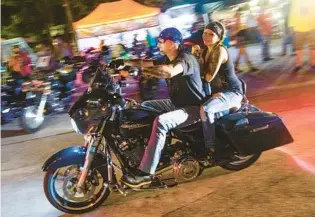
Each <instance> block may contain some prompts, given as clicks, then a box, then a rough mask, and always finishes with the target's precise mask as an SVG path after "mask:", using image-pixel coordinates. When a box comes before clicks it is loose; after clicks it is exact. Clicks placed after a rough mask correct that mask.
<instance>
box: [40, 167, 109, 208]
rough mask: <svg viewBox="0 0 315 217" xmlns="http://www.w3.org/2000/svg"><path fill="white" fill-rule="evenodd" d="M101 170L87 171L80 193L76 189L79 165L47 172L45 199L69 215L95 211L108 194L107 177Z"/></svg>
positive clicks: (99, 168)
mask: <svg viewBox="0 0 315 217" xmlns="http://www.w3.org/2000/svg"><path fill="white" fill-rule="evenodd" d="M101 169H102V167H98V168H92V169H91V170H90V171H89V173H88V176H87V178H86V181H85V183H84V188H83V189H82V192H80V193H79V192H77V188H76V187H77V184H78V181H79V180H78V179H79V177H80V166H79V165H71V166H67V167H62V168H59V169H56V170H54V171H47V172H46V174H45V178H44V191H45V195H46V198H47V199H48V201H49V202H50V203H51V204H52V205H53V206H54V207H55V208H57V209H58V210H60V211H62V212H66V213H70V214H80V213H85V212H89V211H91V210H94V209H96V208H97V207H99V206H100V205H101V204H102V203H103V202H104V201H105V200H106V199H107V197H108V196H109V193H110V191H109V188H108V187H107V186H106V182H107V177H106V175H105V173H102V171H100V170H101ZM103 169H104V168H103Z"/></svg>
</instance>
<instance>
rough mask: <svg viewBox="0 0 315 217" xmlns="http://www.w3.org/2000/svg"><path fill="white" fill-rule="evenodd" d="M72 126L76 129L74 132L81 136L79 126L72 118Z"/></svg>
mask: <svg viewBox="0 0 315 217" xmlns="http://www.w3.org/2000/svg"><path fill="white" fill-rule="evenodd" d="M71 125H72V128H73V129H74V131H75V132H76V133H79V134H81V133H80V131H79V128H78V126H77V124H76V123H75V121H74V120H73V119H72V118H71Z"/></svg>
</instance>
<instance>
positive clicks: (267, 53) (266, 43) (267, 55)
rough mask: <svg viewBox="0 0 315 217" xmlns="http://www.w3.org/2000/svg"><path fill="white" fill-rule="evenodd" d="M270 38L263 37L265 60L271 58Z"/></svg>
mask: <svg viewBox="0 0 315 217" xmlns="http://www.w3.org/2000/svg"><path fill="white" fill-rule="evenodd" d="M269 47H270V37H269V36H263V41H262V56H263V58H264V59H266V58H270V48H269Z"/></svg>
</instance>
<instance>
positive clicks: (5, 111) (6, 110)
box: [2, 108, 10, 113]
mask: <svg viewBox="0 0 315 217" xmlns="http://www.w3.org/2000/svg"><path fill="white" fill-rule="evenodd" d="M9 111H10V108H7V109H4V110H3V111H2V113H8V112H9Z"/></svg>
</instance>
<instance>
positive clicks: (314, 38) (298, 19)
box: [289, 0, 315, 72]
mask: <svg viewBox="0 0 315 217" xmlns="http://www.w3.org/2000/svg"><path fill="white" fill-rule="evenodd" d="M289 26H290V27H292V28H293V29H294V31H295V37H296V38H295V39H296V42H295V43H296V44H295V45H296V59H295V69H294V72H298V71H299V70H300V69H301V68H302V64H303V54H304V53H303V51H304V45H308V46H309V50H310V54H309V63H310V69H309V70H310V71H312V72H315V1H314V0H310V1H301V0H291V9H290V15H289Z"/></svg>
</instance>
